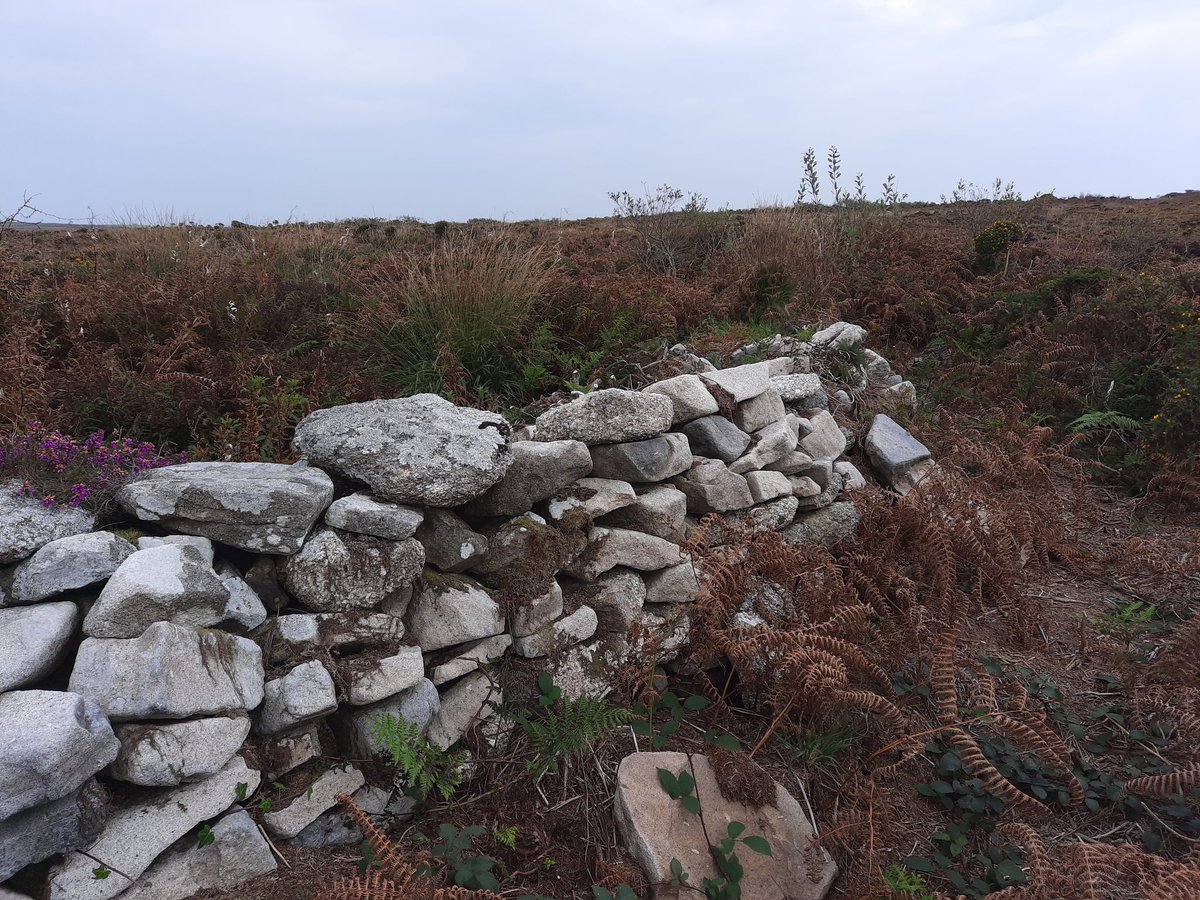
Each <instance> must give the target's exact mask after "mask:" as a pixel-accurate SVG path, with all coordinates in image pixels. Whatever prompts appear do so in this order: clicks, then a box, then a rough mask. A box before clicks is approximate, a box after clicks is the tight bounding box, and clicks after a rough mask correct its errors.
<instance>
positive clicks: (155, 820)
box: [46, 756, 259, 900]
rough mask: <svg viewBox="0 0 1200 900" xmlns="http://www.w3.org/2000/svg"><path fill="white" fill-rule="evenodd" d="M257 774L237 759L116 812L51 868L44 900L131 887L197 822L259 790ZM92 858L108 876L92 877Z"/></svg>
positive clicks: (80, 899)
mask: <svg viewBox="0 0 1200 900" xmlns="http://www.w3.org/2000/svg"><path fill="white" fill-rule="evenodd" d="M258 783H259V773H258V772H257V771H255V770H254V769H250V768H248V767H247V766H246V763H245V760H243V759H242V758H241V757H240V756H235V757H234V758H233V759H231V760H230V761H229V762H228V763H226V764H225V765H224V766H223V767H222V768H221V770H220V771H219V772H216V773H215V774H213V775H210V776H209V777H208V778H205V779H204V780H202V781H196V782H193V783H191V784H185V785H182V786H180V787H176V788H167V789H164V790H162V791H158V792H155V793H154V794H153V795H151V796H149V797H146V798H145V799H141V800H138V801H136V802H134V803H132V804H131V805H129V806H125V807H123V808H120V809H117V810H116V811H114V812H113V813H112V814H111V815H110V816H109V820H108V824H107V825H106V826H105V828H104V832H103V833H102V834H101V835H100V837H99V839H98V840H96V841H95V842H94V843H92V844H91V845H90V846H88V847H86V848H83V852H74V853H69V854H67V856H66V857H65V858H64V859H63V861H62V862H60V863H57V864H56V865H54V866H53V867H52V868H51V869H50V877H49V882H48V884H47V886H46V897H47V900H108V898H110V897H115V896H117V895H118V894H120V893H121V892H122V891H124V890H125V889H126V888H128V887H130V885H131V884H132V882H131V881H130V880H129V879H131V878H132V879H134V880H136V879H137V878H138V877H139V876H141V874H142V873H143V872H145V871H146V870H147V869H148V868H150V864H151V863H152V862H154V860H155V859H156V858H158V856H159V854H161V853H162V852H163V851H164V850H166V849H167V848H168V847H170V846H171V845H172V844H173V843H175V841H177V840H178V839H179V838H181V837H183V836H184V835H185V834H187V833H188V832H189V831H191V830H192V829H193V828H195V827H196V826H197V825H198V824H200V823H201V822H203V821H205V820H207V819H211V818H213V817H214V816H217V815H220V814H221V813H222V812H224V811H225V810H226V809H228V808H229V806H230V804H231V802H232V801H233V799H234V798H236V797H237V796H238V793H239V787H238V786H239V785H243V784H244V785H245V787H244V788H241V790H242V791H244V792H245V795H246V796H250V795H252V794H253V793H254V792H255V790H257V789H258ZM96 860H103V861H104V864H105V866H106V867H107V868H108V869H109V870H110V872H111V874H110V875H109V876H108V877H107V878H95V877H93V875H92V872H93V870H94V869H95V868H96Z"/></svg>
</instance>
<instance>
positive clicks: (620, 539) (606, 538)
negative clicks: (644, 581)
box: [563, 525, 682, 581]
mask: <svg viewBox="0 0 1200 900" xmlns="http://www.w3.org/2000/svg"><path fill="white" fill-rule="evenodd" d="M681 559H682V555H681V553H680V550H679V545H678V544H673V543H671V542H670V541H664V540H663V539H662V538H658V537H655V536H654V535H652V534H642V533H641V532H638V531H629V530H628V529H625V528H604V527H601V526H599V525H596V526H593V527H592V530H591V534H590V536H589V539H588V546H587V549H586V550H584V552H583V553H581V554H580V555H579V557H578V558H576V559H575V560H573V561H572V562H571V563H570V565H568V566H566V567H564V569H563V571H564V572H566V574H568V575H570V576H571V577H573V578H578V579H579V580H580V581H594V580H595V579H596V578H598V577H599V576H600V575H603V574H604V573H605V572H607V571H608V570H609V569H611V568H613V567H614V566H618V565H623V566H628V567H629V568H631V569H637V570H638V571H641V572H653V571H655V570H657V569H665V568H666V567H667V566H673V565H676V564H678V563H679V561H680V560H681Z"/></svg>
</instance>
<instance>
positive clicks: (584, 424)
mask: <svg viewBox="0 0 1200 900" xmlns="http://www.w3.org/2000/svg"><path fill="white" fill-rule="evenodd" d="M674 415H675V407H674V406H673V405H672V403H671V399H670V398H669V397H665V396H663V395H662V394H647V393H644V392H641V391H625V390H620V389H619V388H608V389H606V390H601V391H592V392H591V393H590V394H583V395H581V396H579V397H576V398H575V399H574V400H572V401H571V402H569V403H564V404H563V405H562V406H555V407H553V408H552V409H548V410H546V411H545V412H544V413H542V414H541V415H540V416H538V418H537V440H539V441H565V440H573V441H583V442H584V443H585V444H611V443H616V442H619V441H640V440H643V439H644V438H649V437H654V436H655V435H658V434H662V433H663V432H664V431H666V430H667V429H668V428H670V427H671V420H672V419H673V418H674Z"/></svg>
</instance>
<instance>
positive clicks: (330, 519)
mask: <svg viewBox="0 0 1200 900" xmlns="http://www.w3.org/2000/svg"><path fill="white" fill-rule="evenodd" d="M424 518H425V514H424V513H423V512H422V511H421V510H419V509H417V508H416V507H415V506H404V505H402V504H400V503H392V502H391V501H388V500H376V499H375V498H374V497H372V496H370V495H369V494H364V493H361V492H359V493H357V494H350V495H349V496H347V497H342V498H340V499H338V500H334V501H333V503H331V504H330V505H329V509H327V510H325V524H326V525H329V526H330V527H332V528H340V529H341V530H342V531H353V532H354V533H355V534H369V535H371V536H372V537H379V538H386V539H387V540H389V541H403V540H406V539H408V538H410V537H412V536H413V535H414V534H416V531H417V528H418V527H419V526H420V524H421V522H422V521H423V520H424Z"/></svg>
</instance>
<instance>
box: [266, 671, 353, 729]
mask: <svg viewBox="0 0 1200 900" xmlns="http://www.w3.org/2000/svg"><path fill="white" fill-rule="evenodd" d="M337 708H338V702H337V689H336V688H335V687H334V686H333V676H331V675H330V674H329V670H328V669H326V668H325V666H324V665H322V664H321V662H320V661H319V660H316V659H314V660H312V661H310V662H306V663H301V664H300V665H298V666H296V667H295V668H293V669H291V670H290V671H289V672H288V673H287V674H286V675H284V676H283V677H282V678H273V679H271V680H270V681H268V682H267V683H266V684H265V685H264V688H263V702H262V708H261V709H260V710H259V712H258V723H257V726H256V728H255V730H256V731H257V732H259V733H260V734H278V733H279V732H281V731H287V730H288V729H289V728H293V727H295V726H296V725H301V724H303V723H305V722H311V721H312V720H314V719H319V718H321V717H323V716H327V715H329V714H330V713H333V712H336V711H337Z"/></svg>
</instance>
